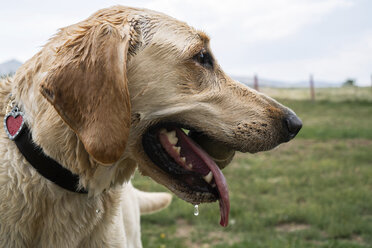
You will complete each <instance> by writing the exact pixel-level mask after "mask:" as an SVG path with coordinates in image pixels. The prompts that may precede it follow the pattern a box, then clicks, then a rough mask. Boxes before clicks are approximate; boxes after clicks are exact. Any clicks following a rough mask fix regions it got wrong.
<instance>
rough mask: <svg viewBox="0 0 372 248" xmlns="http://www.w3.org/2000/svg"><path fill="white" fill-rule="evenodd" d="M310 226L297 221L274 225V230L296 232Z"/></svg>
mask: <svg viewBox="0 0 372 248" xmlns="http://www.w3.org/2000/svg"><path fill="white" fill-rule="evenodd" d="M310 227H311V226H310V225H307V224H298V223H285V224H281V225H278V226H276V227H275V230H276V231H278V232H289V233H291V232H298V231H302V230H306V229H309V228H310Z"/></svg>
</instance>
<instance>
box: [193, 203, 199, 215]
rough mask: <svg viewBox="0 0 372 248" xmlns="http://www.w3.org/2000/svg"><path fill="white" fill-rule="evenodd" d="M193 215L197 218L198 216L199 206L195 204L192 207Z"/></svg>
mask: <svg viewBox="0 0 372 248" xmlns="http://www.w3.org/2000/svg"><path fill="white" fill-rule="evenodd" d="M194 215H195V216H198V215H199V205H198V204H196V205H195V206H194Z"/></svg>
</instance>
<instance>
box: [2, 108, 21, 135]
mask: <svg viewBox="0 0 372 248" xmlns="http://www.w3.org/2000/svg"><path fill="white" fill-rule="evenodd" d="M23 124H24V120H23V113H22V112H19V111H17V110H12V111H11V112H10V113H8V114H7V115H6V116H5V118H4V128H5V131H6V133H7V135H8V137H9V138H10V139H11V140H13V139H15V138H16V137H17V135H18V134H19V133H20V132H21V131H22V128H23Z"/></svg>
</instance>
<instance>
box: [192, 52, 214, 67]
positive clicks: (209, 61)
mask: <svg viewBox="0 0 372 248" xmlns="http://www.w3.org/2000/svg"><path fill="white" fill-rule="evenodd" d="M194 60H195V61H196V62H198V63H199V64H200V65H202V66H204V67H207V68H213V58H212V56H211V55H210V54H209V53H208V52H206V51H201V52H199V53H198V54H197V55H195V56H194Z"/></svg>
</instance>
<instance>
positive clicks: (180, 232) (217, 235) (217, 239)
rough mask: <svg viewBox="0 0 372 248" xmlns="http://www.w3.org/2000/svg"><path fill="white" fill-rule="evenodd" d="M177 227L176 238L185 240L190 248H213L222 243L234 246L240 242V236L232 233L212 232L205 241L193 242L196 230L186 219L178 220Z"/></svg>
mask: <svg viewBox="0 0 372 248" xmlns="http://www.w3.org/2000/svg"><path fill="white" fill-rule="evenodd" d="M176 226H177V230H176V233H175V236H176V237H177V238H182V239H184V240H185V245H186V246H187V247H190V248H211V247H214V246H215V245H217V244H221V243H227V244H228V245H233V244H235V243H238V242H239V241H240V238H239V236H238V235H231V233H228V232H222V231H214V232H213V231H212V232H209V233H207V234H206V237H205V238H203V241H200V242H193V238H192V236H193V232H194V230H195V228H194V227H193V226H192V225H190V224H189V223H188V222H187V221H186V220H184V219H177V221H176Z"/></svg>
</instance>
